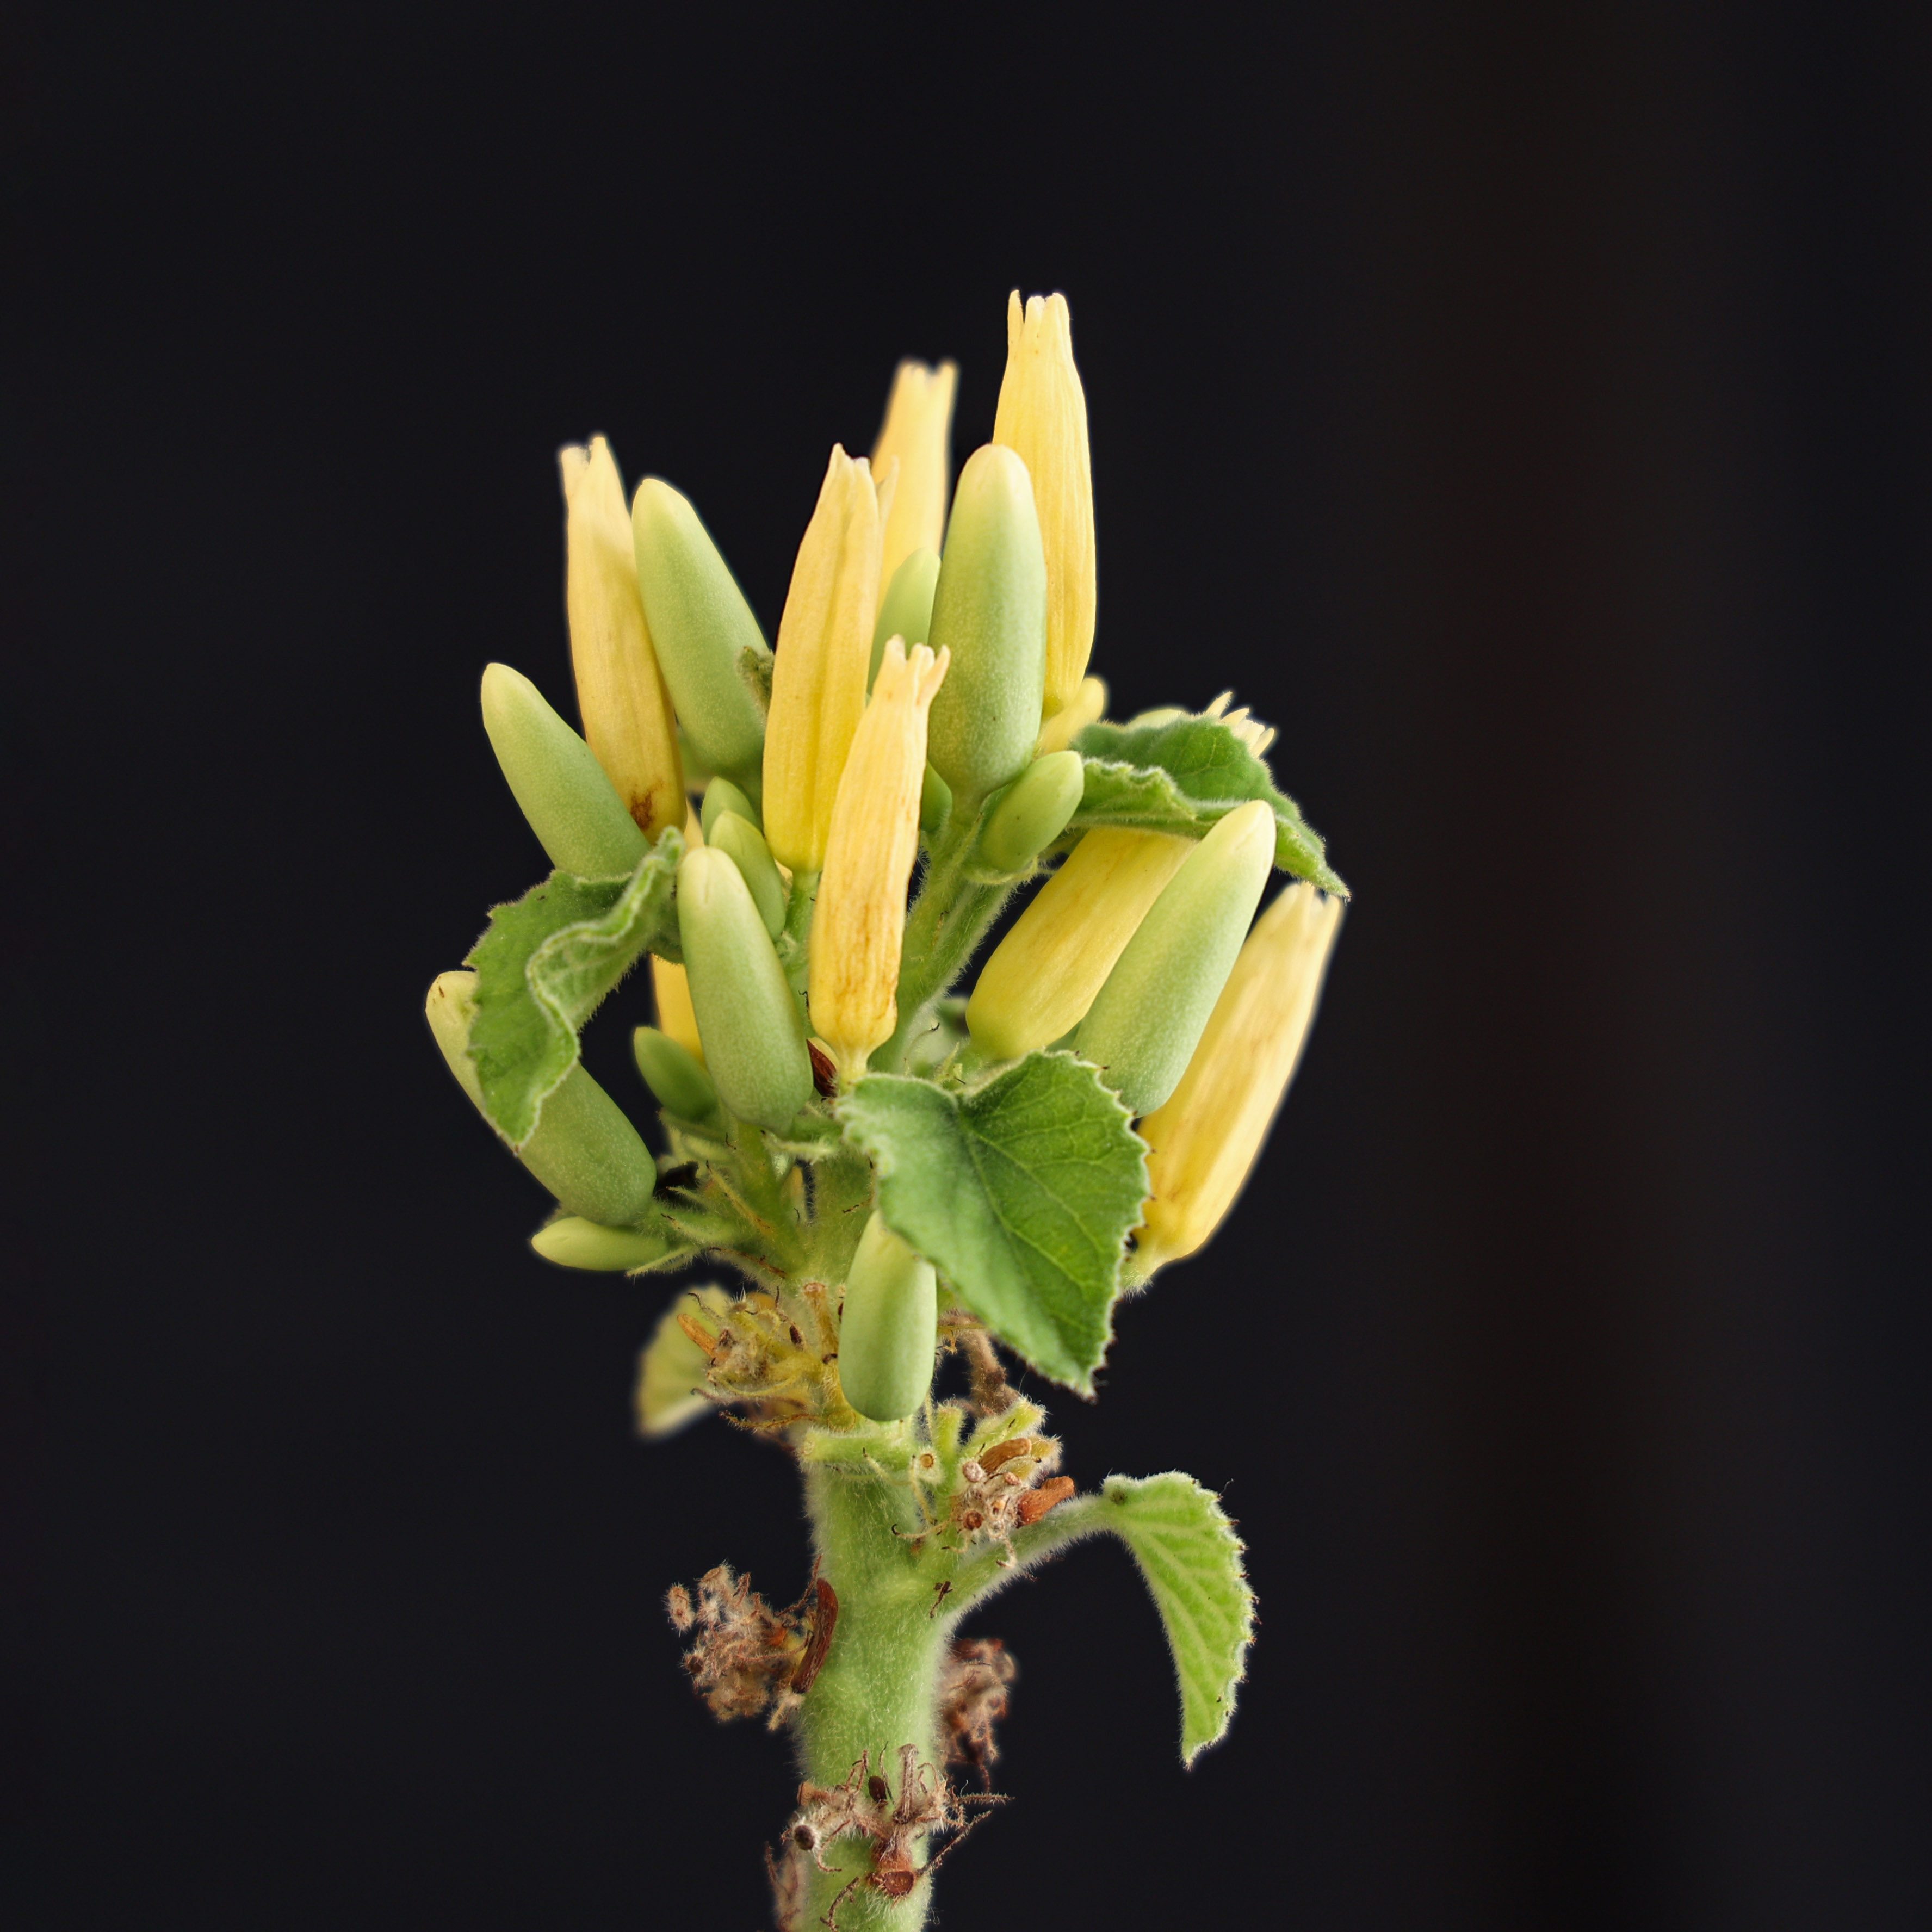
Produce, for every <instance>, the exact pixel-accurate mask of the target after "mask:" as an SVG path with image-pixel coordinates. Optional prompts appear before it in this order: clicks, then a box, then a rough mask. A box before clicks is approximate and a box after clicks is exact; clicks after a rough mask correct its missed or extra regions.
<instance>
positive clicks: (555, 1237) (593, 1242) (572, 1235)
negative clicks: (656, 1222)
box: [530, 1214, 679, 1274]
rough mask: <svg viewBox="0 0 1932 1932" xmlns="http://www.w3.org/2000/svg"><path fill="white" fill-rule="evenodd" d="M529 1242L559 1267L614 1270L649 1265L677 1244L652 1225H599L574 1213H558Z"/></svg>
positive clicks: (611, 1271) (670, 1236)
mask: <svg viewBox="0 0 1932 1932" xmlns="http://www.w3.org/2000/svg"><path fill="white" fill-rule="evenodd" d="M530 1246H531V1247H533V1248H534V1249H535V1250H536V1251H537V1253H538V1254H540V1255H541V1256H543V1258H544V1260H545V1261H547V1262H555V1263H556V1265H557V1266H558V1267H559V1268H589V1269H592V1270H593V1271H596V1272H598V1273H600V1274H616V1273H618V1272H619V1271H620V1270H625V1269H630V1268H649V1266H650V1265H651V1264H652V1262H661V1261H662V1260H663V1259H664V1257H665V1256H667V1254H669V1253H670V1252H671V1251H672V1250H673V1248H676V1247H678V1246H679V1244H678V1242H677V1241H676V1238H675V1237H674V1236H673V1235H669V1234H667V1233H663V1232H660V1231H659V1230H658V1229H655V1228H601V1227H599V1226H598V1225H597V1223H595V1221H586V1220H581V1219H580V1217H577V1215H574V1214H559V1216H558V1217H557V1218H556V1220H554V1221H551V1222H549V1223H546V1224H545V1225H544V1226H542V1227H541V1228H539V1229H538V1230H537V1231H536V1232H535V1234H534V1235H532V1236H531V1237H530Z"/></svg>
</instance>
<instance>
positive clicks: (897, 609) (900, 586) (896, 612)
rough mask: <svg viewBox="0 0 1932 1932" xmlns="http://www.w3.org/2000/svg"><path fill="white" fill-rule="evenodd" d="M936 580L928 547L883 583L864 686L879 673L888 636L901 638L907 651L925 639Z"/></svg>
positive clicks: (935, 565)
mask: <svg viewBox="0 0 1932 1932" xmlns="http://www.w3.org/2000/svg"><path fill="white" fill-rule="evenodd" d="M938 581H939V559H938V556H937V555H936V554H935V553H934V552H933V551H932V550H914V551H913V553H912V554H911V555H910V556H908V557H907V559H906V560H905V561H904V562H903V563H902V564H901V565H899V567H898V569H896V570H895V571H893V572H892V581H891V583H889V584H887V585H886V594H885V595H884V596H883V598H880V601H879V621H878V622H877V623H876V624H874V625H873V626H872V661H871V667H870V668H869V669H868V670H867V671H866V673H865V688H866V689H867V690H868V691H870V690H871V688H872V680H873V679H874V678H875V677H877V676H878V674H879V660H880V658H882V657H883V656H884V655H885V654H886V640H887V639H888V638H891V637H898V638H901V639H903V640H904V643H905V647H906V649H907V652H908V653H910V651H911V649H912V647H913V645H915V644H922V643H926V641H927V633H928V632H929V631H931V629H932V592H933V587H934V586H935V585H936V584H937V583H938Z"/></svg>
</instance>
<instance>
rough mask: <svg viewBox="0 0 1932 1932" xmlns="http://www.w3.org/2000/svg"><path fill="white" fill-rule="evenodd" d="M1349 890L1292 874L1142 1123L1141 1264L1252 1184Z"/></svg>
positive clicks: (1183, 1245) (1183, 1248)
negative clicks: (1183, 1066)
mask: <svg viewBox="0 0 1932 1932" xmlns="http://www.w3.org/2000/svg"><path fill="white" fill-rule="evenodd" d="M1341 922H1342V901H1340V899H1336V898H1322V896H1321V895H1319V893H1318V892H1316V889H1315V888H1314V887H1313V886H1309V885H1294V886H1289V888H1288V889H1287V890H1286V892H1283V893H1282V894H1281V895H1280V897H1279V898H1277V899H1276V901H1275V902H1274V904H1273V905H1271V906H1270V907H1268V910H1267V911H1266V912H1265V913H1262V916H1261V917H1260V918H1259V919H1257V920H1256V922H1255V928H1254V930H1253V932H1251V933H1250V934H1249V935H1248V937H1247V942H1246V943H1245V944H1244V945H1243V947H1242V948H1241V956H1240V958H1239V959H1237V960H1236V961H1235V970H1234V971H1233V972H1232V973H1231V974H1229V976H1228V983H1227V984H1226V986H1223V988H1222V989H1221V997H1220V999H1219V1000H1217V1001H1216V1002H1215V1006H1214V1013H1213V1015H1212V1016H1211V1018H1210V1019H1209V1020H1208V1025H1207V1029H1206V1031H1205V1032H1204V1033H1203V1034H1202V1036H1201V1043H1200V1044H1199V1046H1197V1047H1196V1049H1194V1055H1193V1058H1192V1059H1190V1061H1189V1062H1188V1064H1187V1072H1186V1073H1184V1074H1183V1075H1182V1076H1181V1084H1180V1085H1179V1086H1178V1087H1176V1088H1175V1090H1174V1091H1173V1092H1172V1094H1170V1095H1169V1097H1168V1098H1167V1099H1166V1101H1165V1102H1163V1104H1162V1105H1161V1106H1160V1107H1158V1108H1157V1109H1155V1111H1154V1112H1153V1113H1151V1114H1150V1115H1148V1116H1147V1118H1145V1120H1143V1121H1142V1122H1141V1124H1140V1129H1139V1131H1140V1134H1141V1137H1142V1139H1144V1140H1145V1141H1146V1142H1147V1143H1148V1146H1149V1147H1150V1148H1152V1149H1153V1152H1152V1153H1151V1154H1150V1155H1149V1156H1148V1187H1149V1189H1150V1190H1151V1193H1150V1194H1149V1196H1148V1202H1147V1205H1146V1207H1145V1209H1144V1210H1143V1211H1142V1213H1143V1217H1144V1223H1143V1226H1142V1228H1141V1229H1140V1232H1139V1235H1138V1236H1137V1237H1136V1254H1135V1267H1136V1271H1139V1272H1144V1273H1146V1274H1151V1273H1152V1272H1153V1271H1154V1270H1155V1269H1156V1268H1163V1267H1165V1266H1166V1264H1167V1263H1168V1262H1175V1261H1179V1260H1180V1259H1181V1258H1182V1257H1183V1256H1187V1255H1191V1254H1193V1253H1194V1252H1195V1250H1196V1249H1198V1248H1199V1247H1202V1246H1203V1245H1204V1244H1205V1243H1206V1241H1208V1238H1209V1237H1210V1236H1211V1235H1212V1234H1213V1233H1214V1230H1215V1229H1217V1227H1219V1226H1220V1224H1221V1222H1222V1221H1223V1219H1224V1218H1225V1217H1226V1214H1227V1213H1228V1211H1229V1208H1232V1207H1233V1205H1235V1199H1236V1197H1237V1196H1238V1195H1239V1194H1240V1193H1241V1190H1242V1188H1243V1187H1244V1185H1245V1184H1246V1183H1247V1178H1248V1174H1249V1172H1250V1169H1252V1168H1253V1166H1254V1163H1255V1159H1256V1156H1257V1155H1258V1154H1259V1153H1260V1152H1261V1150H1262V1143H1263V1142H1265V1140H1266V1139H1268V1129H1269V1127H1271V1125H1272V1124H1274V1117H1275V1114H1276V1112H1277V1110H1278V1109H1280V1106H1281V1103H1282V1099H1283V1096H1284V1095H1285V1094H1286V1093H1287V1091H1288V1085H1289V1082H1290V1081H1291V1080H1292V1079H1293V1078H1294V1077H1295V1064H1296V1062H1297V1061H1298V1060H1299V1059H1300V1058H1301V1049H1302V1046H1303V1043H1304V1042H1305V1041H1306V1040H1307V1037H1308V1031H1309V1028H1310V1026H1311V1025H1312V1024H1313V1021H1314V1019H1315V1007H1316V1001H1317V1000H1318V999H1319V998H1320V996H1321V992H1322V975H1323V974H1325V972H1326V971H1328V956H1329V953H1330V952H1331V950H1332V949H1333V947H1334V944H1335V935H1336V932H1337V929H1338V928H1339V927H1340V925H1341Z"/></svg>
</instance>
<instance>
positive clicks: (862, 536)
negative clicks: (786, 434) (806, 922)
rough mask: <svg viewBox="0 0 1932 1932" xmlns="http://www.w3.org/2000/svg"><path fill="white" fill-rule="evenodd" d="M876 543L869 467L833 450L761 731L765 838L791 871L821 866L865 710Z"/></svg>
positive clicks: (787, 612)
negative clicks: (834, 805) (841, 783)
mask: <svg viewBox="0 0 1932 1932" xmlns="http://www.w3.org/2000/svg"><path fill="white" fill-rule="evenodd" d="M879 541H880V521H879V499H878V493H877V490H876V489H875V488H874V485H873V481H872V471H871V465H870V464H869V463H867V461H866V460H865V458H863V457H860V458H858V459H857V460H856V461H854V460H853V458H850V457H849V456H847V455H846V454H845V452H844V450H842V449H839V448H838V447H836V446H834V448H833V449H832V460H831V461H830V462H829V463H828V464H827V465H826V472H825V481H824V482H823V484H822V485H821V486H820V490H819V493H818V504H817V508H815V509H814V511H813V512H812V517H811V523H810V524H809V525H808V526H807V527H806V529H805V539H804V541H803V542H802V543H801V544H799V550H798V560H797V562H796V564H795V565H793V569H792V577H791V588H790V591H789V592H787V595H786V598H785V607H784V616H782V617H781V619H779V622H778V654H777V655H776V657H775V658H774V659H773V661H772V705H771V713H770V715H769V718H768V720H767V721H766V727H765V758H764V822H765V838H766V842H767V843H768V844H769V845H770V847H771V849H772V856H773V857H774V858H775V859H777V860H778V862H779V864H781V865H784V866H786V867H787V868H790V870H792V871H806V872H815V871H817V870H818V869H819V868H820V866H822V865H823V864H824V862H825V841H826V838H827V837H828V836H829V834H830V832H831V829H832V802H833V800H834V799H835V798H836V797H837V796H838V780H839V777H840V775H841V773H842V772H844V769H845V760H846V757H847V754H849V753H850V750H851V746H852V737H853V733H854V732H856V730H858V728H859V715H860V713H861V712H862V711H863V710H864V709H865V672H866V669H867V667H868V664H869V663H870V661H871V650H872V619H873V617H874V613H875V612H876V610H877V603H878V595H879Z"/></svg>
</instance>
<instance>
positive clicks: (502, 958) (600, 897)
mask: <svg viewBox="0 0 1932 1932" xmlns="http://www.w3.org/2000/svg"><path fill="white" fill-rule="evenodd" d="M683 854H684V835H683V833H682V832H679V830H677V829H676V827H675V826H673V827H672V828H671V829H670V830H668V831H667V832H664V834H663V835H661V837H660V838H658V841H657V843H656V844H655V845H653V846H652V847H651V849H650V850H649V851H648V852H646V853H645V854H644V856H643V860H642V861H641V862H640V864H639V865H638V867H637V870H636V871H634V872H633V873H632V874H631V876H630V877H629V878H628V879H580V878H578V877H576V876H575V875H574V874H571V873H569V872H553V873H551V874H550V877H548V878H547V879H546V880H544V882H543V883H542V884H541V885H540V886H532V888H531V889H529V891H528V892H526V893H525V894H524V895H523V897H522V898H520V899H518V900H517V901H515V902H514V904H511V905H502V906H499V907H497V908H496V910H495V911H493V913H491V914H490V927H489V930H488V931H487V932H485V933H484V935H483V937H482V938H481V939H479V940H478V941H477V942H476V944H475V947H473V948H472V950H471V952H470V954H469V958H468V959H466V960H465V961H464V962H463V964H464V965H466V966H473V967H474V968H475V969H476V1019H475V1024H474V1025H472V1027H471V1028H470V1032H469V1049H470V1053H471V1056H472V1058H473V1059H474V1060H475V1065H476V1074H477V1078H478V1081H479V1082H480V1083H481V1087H482V1090H483V1111H484V1112H485V1113H486V1114H487V1115H489V1117H490V1121H491V1123H492V1124H493V1125H494V1126H495V1127H496V1130H497V1132H498V1133H500V1134H502V1136H503V1138H504V1139H505V1140H507V1141H508V1142H509V1143H510V1145H511V1146H512V1147H520V1146H521V1145H523V1142H525V1141H526V1140H528V1139H529V1137H530V1136H531V1135H532V1133H534V1132H535V1129H536V1124H537V1118H538V1115H539V1114H540V1113H541V1111H542V1109H543V1103H544V1098H545V1097H546V1096H547V1095H548V1094H550V1093H551V1092H552V1091H553V1090H554V1089H555V1088H556V1086H557V1085H559V1082H561V1081H562V1079H563V1077H564V1076H565V1074H567V1073H568V1072H569V1071H570V1070H571V1068H572V1067H574V1066H575V1065H576V1064H577V1034H578V1033H579V1032H580V1031H581V1030H582V1028H583V1023H584V1022H585V1021H586V1020H587V1019H589V1017H590V1016H591V1014H592V1013H594V1012H595V1010H596V1009H597V1007H598V1004H599V1002H601V1001H602V999H603V998H604V995H606V994H607V993H608V992H610V989H612V988H613V986H616V983H618V981H619V980H621V979H622V977H624V975H625V974H626V973H628V971H630V970H631V968H632V967H633V966H634V965H636V964H637V961H638V960H639V959H641V958H642V957H643V955H644V953H646V951H648V950H649V948H650V947H652V945H653V944H658V943H659V942H661V941H662V940H663V939H664V938H665V936H666V935H667V933H669V932H672V931H674V930H675V921H674V916H673V912H672V909H671V892H672V888H673V885H674V884H675V883H676V877H677V862H678V860H679V859H680V858H681V857H682V856H683Z"/></svg>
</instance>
